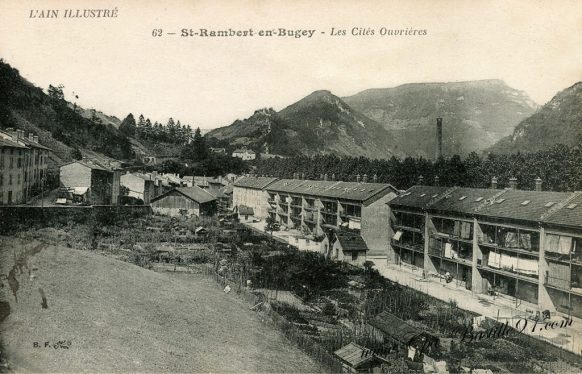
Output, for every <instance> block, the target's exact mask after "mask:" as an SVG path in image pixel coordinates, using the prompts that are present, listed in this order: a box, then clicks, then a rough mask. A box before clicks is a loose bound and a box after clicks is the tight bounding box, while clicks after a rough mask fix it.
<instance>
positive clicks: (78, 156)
mask: <svg viewBox="0 0 582 374" xmlns="http://www.w3.org/2000/svg"><path fill="white" fill-rule="evenodd" d="M71 157H72V158H73V160H82V159H83V154H82V153H81V151H80V150H79V148H77V147H74V148H73V149H72V150H71Z"/></svg>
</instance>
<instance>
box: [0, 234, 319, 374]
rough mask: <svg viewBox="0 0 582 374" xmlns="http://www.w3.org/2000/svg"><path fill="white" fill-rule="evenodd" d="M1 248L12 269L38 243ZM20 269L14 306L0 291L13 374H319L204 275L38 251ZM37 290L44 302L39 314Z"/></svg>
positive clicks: (8, 243)
mask: <svg viewBox="0 0 582 374" xmlns="http://www.w3.org/2000/svg"><path fill="white" fill-rule="evenodd" d="M0 243H1V244H0V250H1V251H2V252H3V253H0V258H5V259H11V260H12V256H13V253H15V254H16V255H19V254H20V253H22V251H24V250H26V249H29V248H32V247H33V246H34V245H35V244H36V243H33V242H27V241H20V240H17V239H13V238H7V237H0ZM2 254H5V256H4V257H3V256H2ZM25 263H26V264H27V267H26V268H24V269H25V272H24V273H22V272H21V271H19V270H18V267H17V266H16V268H17V271H16V273H17V274H18V276H17V279H18V281H19V283H20V287H19V289H18V292H17V297H18V302H15V299H14V297H13V295H12V294H11V293H10V291H9V290H8V287H7V285H5V287H3V288H0V295H1V294H4V296H5V298H6V299H7V300H8V301H9V302H10V306H11V313H10V315H9V316H8V318H7V319H6V320H5V321H4V323H3V324H2V326H1V327H2V330H1V335H2V338H3V340H4V345H5V348H6V352H5V353H6V355H7V356H8V361H9V363H10V365H11V368H12V369H13V370H14V371H17V372H235V373H240V372H283V371H285V372H317V371H318V370H319V367H318V365H316V364H314V363H313V361H312V360H311V359H309V358H308V357H307V356H306V355H305V354H304V353H302V352H301V351H300V350H299V349H298V348H296V347H294V346H293V345H292V344H291V343H290V342H289V341H288V340H286V339H285V338H284V337H282V335H281V334H279V333H278V332H277V331H275V330H272V329H271V328H269V327H267V326H266V325H264V324H263V323H262V322H261V321H260V320H259V319H258V318H257V317H256V315H255V314H254V312H252V311H250V310H249V306H248V304H246V303H245V302H243V301H242V300H241V299H239V298H237V297H236V295H235V294H234V292H233V293H231V294H228V295H227V294H225V293H223V292H222V290H221V289H220V288H219V287H217V285H216V283H215V282H214V280H209V279H207V278H205V277H203V276H202V275H187V274H184V275H175V274H172V273H156V272H153V271H150V270H146V269H143V268H140V267H137V266H135V265H132V264H129V263H125V262H121V261H118V260H114V259H111V258H107V257H103V256H100V255H98V254H95V253H91V252H84V251H78V250H74V249H68V248H64V247H55V246H47V247H45V248H43V249H42V250H41V251H40V252H39V253H37V254H35V255H34V256H31V257H29V258H28V260H27V261H26V262H25ZM13 265H15V264H14V261H4V262H2V263H1V265H0V267H1V270H0V273H3V274H8V272H9V270H10V269H9V268H10V267H11V266H13ZM22 269H23V267H22V266H21V268H20V270H22ZM28 269H31V272H32V274H33V275H34V278H31V277H29V273H28ZM32 269H36V270H32ZM3 282H4V283H6V282H5V281H3ZM39 289H42V290H43V292H44V294H45V295H46V299H47V306H48V307H47V308H46V309H44V308H42V307H41V296H40V293H39ZM60 340H69V341H70V342H71V346H70V348H69V349H54V348H52V347H51V348H44V347H41V348H33V342H40V343H41V345H44V342H45V341H48V342H51V343H53V344H54V343H55V342H57V341H60Z"/></svg>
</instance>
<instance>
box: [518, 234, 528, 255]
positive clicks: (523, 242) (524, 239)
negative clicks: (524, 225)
mask: <svg viewBox="0 0 582 374" xmlns="http://www.w3.org/2000/svg"><path fill="white" fill-rule="evenodd" d="M519 247H520V248H522V249H525V250H526V251H531V234H530V233H527V232H520V233H519Z"/></svg>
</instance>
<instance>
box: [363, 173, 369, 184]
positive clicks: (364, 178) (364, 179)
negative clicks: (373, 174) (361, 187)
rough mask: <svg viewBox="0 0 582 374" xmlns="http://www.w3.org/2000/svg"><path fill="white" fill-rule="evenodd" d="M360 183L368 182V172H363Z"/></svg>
mask: <svg viewBox="0 0 582 374" xmlns="http://www.w3.org/2000/svg"><path fill="white" fill-rule="evenodd" d="M362 183H368V174H364V176H363V177H362Z"/></svg>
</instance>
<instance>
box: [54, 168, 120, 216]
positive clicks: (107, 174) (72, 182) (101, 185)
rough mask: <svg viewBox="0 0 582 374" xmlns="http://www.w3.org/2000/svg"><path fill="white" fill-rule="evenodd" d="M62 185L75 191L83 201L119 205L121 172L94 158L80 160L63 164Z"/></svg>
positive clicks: (94, 203) (61, 170)
mask: <svg viewBox="0 0 582 374" xmlns="http://www.w3.org/2000/svg"><path fill="white" fill-rule="evenodd" d="M60 183H61V187H63V188H66V189H68V190H71V191H73V194H74V195H76V196H77V197H78V198H79V199H80V200H81V201H83V202H85V203H87V204H91V205H117V204H118V203H119V193H120V172H119V171H118V170H115V171H114V170H111V169H109V168H108V167H106V166H104V165H101V164H99V163H98V162H97V161H94V160H88V159H83V160H78V161H72V162H69V163H66V164H64V165H61V168H60Z"/></svg>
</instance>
